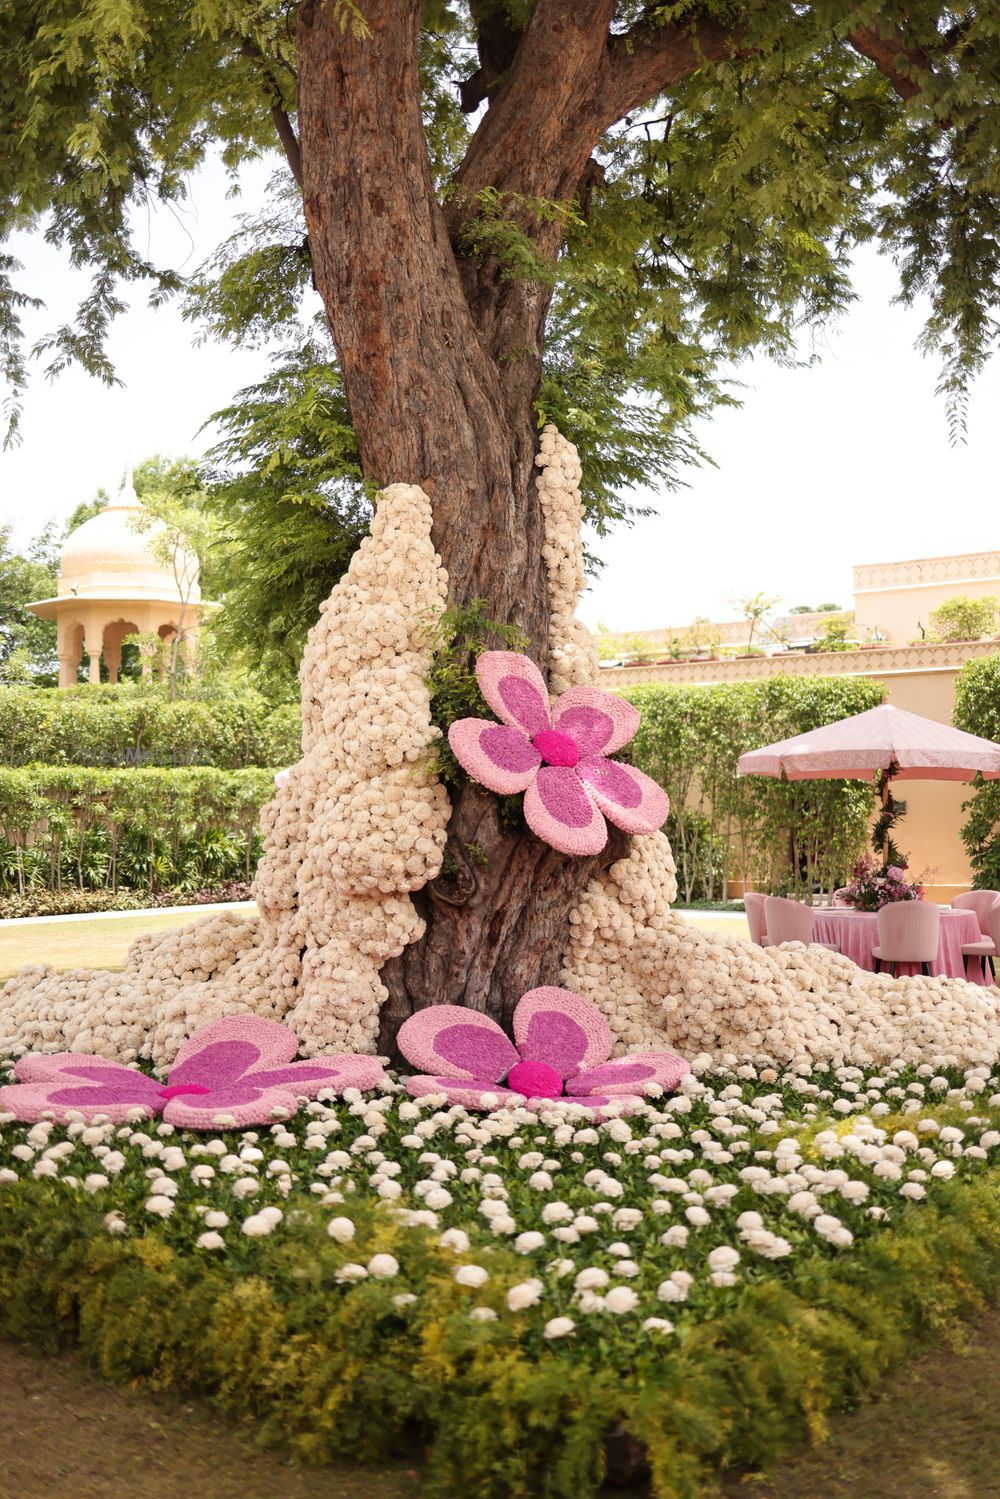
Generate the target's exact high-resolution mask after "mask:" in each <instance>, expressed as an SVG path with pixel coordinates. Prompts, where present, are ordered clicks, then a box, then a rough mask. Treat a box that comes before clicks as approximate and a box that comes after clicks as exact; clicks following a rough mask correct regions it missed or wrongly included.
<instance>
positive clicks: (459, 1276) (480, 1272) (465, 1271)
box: [455, 1265, 490, 1290]
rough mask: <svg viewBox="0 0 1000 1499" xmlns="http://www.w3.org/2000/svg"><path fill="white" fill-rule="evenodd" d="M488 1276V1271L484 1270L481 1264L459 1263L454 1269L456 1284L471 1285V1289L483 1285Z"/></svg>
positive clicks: (476, 1288)
mask: <svg viewBox="0 0 1000 1499" xmlns="http://www.w3.org/2000/svg"><path fill="white" fill-rule="evenodd" d="M489 1278H490V1273H489V1271H488V1270H484V1269H483V1267H482V1265H459V1266H458V1268H457V1269H456V1271H455V1279H456V1280H457V1281H458V1284H459V1285H460V1286H471V1287H472V1289H473V1290H478V1289H479V1287H480V1286H484V1285H485V1284H486V1282H487V1281H488V1280H489Z"/></svg>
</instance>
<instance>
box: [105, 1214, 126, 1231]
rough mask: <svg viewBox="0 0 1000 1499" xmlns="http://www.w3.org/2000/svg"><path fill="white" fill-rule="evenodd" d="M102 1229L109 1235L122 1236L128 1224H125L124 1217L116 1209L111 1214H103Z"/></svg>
mask: <svg viewBox="0 0 1000 1499" xmlns="http://www.w3.org/2000/svg"><path fill="white" fill-rule="evenodd" d="M104 1227H105V1228H106V1229H107V1231H108V1233H109V1234H124V1233H127V1232H128V1224H127V1223H126V1222H125V1216H124V1214H123V1213H120V1212H119V1211H118V1209H117V1208H115V1209H114V1211H113V1212H110V1213H105V1215H104Z"/></svg>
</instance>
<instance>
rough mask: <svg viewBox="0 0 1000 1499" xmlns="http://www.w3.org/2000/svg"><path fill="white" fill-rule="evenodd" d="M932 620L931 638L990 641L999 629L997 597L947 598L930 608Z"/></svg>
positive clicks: (990, 595) (929, 634) (988, 595)
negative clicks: (934, 607)
mask: <svg viewBox="0 0 1000 1499" xmlns="http://www.w3.org/2000/svg"><path fill="white" fill-rule="evenodd" d="M929 623H930V630H929V632H928V635H927V638H928V640H934V641H948V640H991V639H992V638H993V636H994V635H995V634H996V630H997V600H996V597H995V595H993V594H987V595H986V596H985V597H984V598H981V599H970V598H965V597H964V595H960V596H958V597H956V598H953V599H945V601H944V603H943V604H939V605H938V606H937V608H936V609H932V610H931V617H930V621H929Z"/></svg>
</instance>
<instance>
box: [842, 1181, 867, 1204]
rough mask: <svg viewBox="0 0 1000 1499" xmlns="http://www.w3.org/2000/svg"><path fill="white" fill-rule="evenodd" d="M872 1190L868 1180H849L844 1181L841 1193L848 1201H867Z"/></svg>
mask: <svg viewBox="0 0 1000 1499" xmlns="http://www.w3.org/2000/svg"><path fill="white" fill-rule="evenodd" d="M870 1192H871V1188H870V1187H869V1185H868V1183H867V1182H859V1181H849V1182H844V1184H843V1186H842V1187H841V1188H840V1195H841V1197H843V1198H844V1199H845V1200H846V1201H847V1202H866V1201H867V1199H868V1197H869V1195H870Z"/></svg>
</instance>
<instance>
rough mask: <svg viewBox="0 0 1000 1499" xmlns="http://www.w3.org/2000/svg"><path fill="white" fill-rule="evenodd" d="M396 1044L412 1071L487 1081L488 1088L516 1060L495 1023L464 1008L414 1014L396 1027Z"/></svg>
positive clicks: (434, 1007)
mask: <svg viewBox="0 0 1000 1499" xmlns="http://www.w3.org/2000/svg"><path fill="white" fill-rule="evenodd" d="M396 1044H397V1046H398V1047H399V1049H400V1051H401V1052H402V1053H403V1055H404V1057H406V1059H407V1061H408V1062H410V1063H411V1065H412V1066H414V1067H421V1068H424V1069H425V1070H427V1071H432V1070H433V1071H434V1072H437V1073H440V1074H442V1075H443V1076H447V1077H451V1078H452V1079H463V1080H464V1079H468V1078H475V1079H476V1080H477V1081H481V1080H482V1079H483V1078H488V1079H490V1086H492V1084H493V1081H494V1080H495V1081H496V1082H499V1081H500V1080H501V1078H504V1077H506V1076H507V1073H508V1072H509V1071H510V1069H511V1068H512V1067H513V1066H514V1065H515V1064H516V1063H517V1062H518V1061H519V1060H520V1058H519V1057H518V1054H517V1052H516V1051H515V1050H514V1047H513V1046H512V1045H511V1043H510V1041H509V1039H508V1038H507V1036H505V1035H504V1033H503V1031H502V1030H501V1029H500V1027H499V1026H498V1025H497V1023H496V1021H495V1020H491V1019H490V1018H489V1016H488V1015H483V1014H482V1013H481V1012H480V1011H479V1010H468V1009H466V1008H465V1007H464V1005H428V1006H427V1008H426V1009H423V1010H417V1012H416V1013H415V1014H413V1015H411V1016H410V1017H409V1019H407V1020H404V1021H403V1024H402V1025H401V1026H400V1027H399V1032H398V1034H397V1036H396ZM483 1086H486V1084H483ZM432 1091H433V1090H432Z"/></svg>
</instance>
